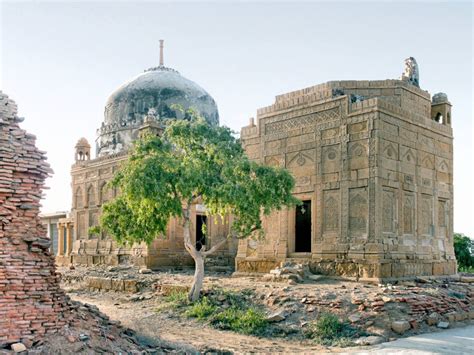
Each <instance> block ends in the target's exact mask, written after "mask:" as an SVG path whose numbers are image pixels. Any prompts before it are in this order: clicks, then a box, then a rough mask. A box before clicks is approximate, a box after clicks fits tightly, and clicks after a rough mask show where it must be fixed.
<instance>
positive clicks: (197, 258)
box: [183, 203, 204, 302]
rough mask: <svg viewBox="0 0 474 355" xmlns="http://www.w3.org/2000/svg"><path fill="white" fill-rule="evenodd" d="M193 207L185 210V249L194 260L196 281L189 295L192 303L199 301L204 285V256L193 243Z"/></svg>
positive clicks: (189, 206)
mask: <svg viewBox="0 0 474 355" xmlns="http://www.w3.org/2000/svg"><path fill="white" fill-rule="evenodd" d="M190 209H191V205H190V203H188V206H187V208H186V209H185V210H184V216H183V217H184V225H183V229H184V230H183V232H184V247H185V248H186V250H187V251H188V253H189V254H190V255H191V257H192V258H193V259H194V266H195V272H194V280H193V284H192V286H191V290H190V291H189V294H188V300H189V301H191V302H194V301H197V300H198V299H199V296H200V294H201V289H202V284H203V281H204V256H203V255H202V254H201V253H200V252H199V251H198V250H197V249H196V247H195V246H194V245H193V243H192V242H191V216H190Z"/></svg>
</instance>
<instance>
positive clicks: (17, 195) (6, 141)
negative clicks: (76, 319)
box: [0, 91, 71, 347]
mask: <svg viewBox="0 0 474 355" xmlns="http://www.w3.org/2000/svg"><path fill="white" fill-rule="evenodd" d="M21 121H22V119H21V118H19V117H18V116H17V107H16V104H15V102H14V101H12V100H10V99H9V98H8V96H6V95H5V94H3V93H2V92H1V91H0V347H1V345H5V344H9V343H13V342H18V341H22V340H25V339H28V340H37V339H39V338H40V337H41V336H43V335H44V334H49V333H54V332H57V331H58V330H59V329H60V328H61V327H63V326H64V325H65V324H66V322H67V321H68V320H67V319H66V317H68V315H70V314H71V313H70V312H68V311H69V305H68V304H69V303H68V298H67V296H66V295H65V294H64V292H63V291H62V290H61V289H60V288H59V277H58V276H57V274H56V271H55V266H54V259H53V257H52V256H51V255H50V253H49V251H48V247H49V243H50V241H49V239H47V238H46V233H45V230H44V227H43V226H42V225H41V223H40V220H39V217H38V213H39V207H40V199H41V194H42V190H43V185H44V181H45V179H46V177H47V176H48V174H49V173H51V172H52V171H51V169H50V167H49V164H48V163H47V162H46V157H45V153H44V152H41V151H40V150H38V149H37V148H36V146H35V136H33V135H31V134H28V133H27V132H26V131H25V130H23V129H21V128H20V127H19V122H21Z"/></svg>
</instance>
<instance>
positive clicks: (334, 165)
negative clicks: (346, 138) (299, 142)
mask: <svg viewBox="0 0 474 355" xmlns="http://www.w3.org/2000/svg"><path fill="white" fill-rule="evenodd" d="M340 150H341V148H340V145H339V144H335V145H330V146H324V147H322V163H323V172H324V173H332V172H336V171H339V166H340V158H339V157H340Z"/></svg>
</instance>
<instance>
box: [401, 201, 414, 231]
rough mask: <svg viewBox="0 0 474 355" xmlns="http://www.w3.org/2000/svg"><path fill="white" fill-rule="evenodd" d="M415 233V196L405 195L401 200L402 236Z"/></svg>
mask: <svg viewBox="0 0 474 355" xmlns="http://www.w3.org/2000/svg"><path fill="white" fill-rule="evenodd" d="M414 231H415V196H413V195H412V194H407V193H406V194H405V196H404V199H403V234H414Z"/></svg>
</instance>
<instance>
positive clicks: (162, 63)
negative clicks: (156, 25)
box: [160, 39, 164, 67]
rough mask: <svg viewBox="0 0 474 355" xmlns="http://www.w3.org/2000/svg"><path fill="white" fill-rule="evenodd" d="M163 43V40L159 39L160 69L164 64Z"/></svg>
mask: <svg viewBox="0 0 474 355" xmlns="http://www.w3.org/2000/svg"><path fill="white" fill-rule="evenodd" d="M163 42H164V40H162V39H160V67H162V66H164V62H163Z"/></svg>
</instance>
